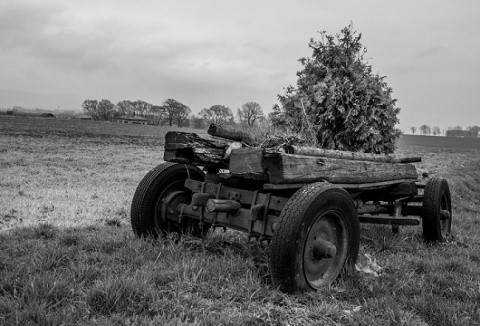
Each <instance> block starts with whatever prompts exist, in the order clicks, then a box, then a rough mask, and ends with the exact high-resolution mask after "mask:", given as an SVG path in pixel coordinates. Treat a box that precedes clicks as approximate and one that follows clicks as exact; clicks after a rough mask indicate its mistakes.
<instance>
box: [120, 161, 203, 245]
mask: <svg viewBox="0 0 480 326" xmlns="http://www.w3.org/2000/svg"><path fill="white" fill-rule="evenodd" d="M187 178H191V179H195V180H199V181H203V179H204V173H203V172H202V171H201V170H200V169H199V168H197V167H196V166H192V165H187V164H177V163H170V162H165V163H162V164H160V165H158V166H157V167H155V168H154V169H153V170H151V171H150V172H148V173H147V175H145V177H144V178H143V179H142V181H141V182H140V184H139V185H138V187H137V190H136V191H135V194H134V196H133V201H132V207H131V211H130V216H131V223H132V228H133V232H134V233H135V234H136V235H137V236H139V237H143V236H148V235H151V236H153V237H157V236H159V235H160V234H162V233H163V234H165V233H170V232H178V233H181V234H183V233H188V234H192V235H194V236H203V235H205V234H206V232H207V231H208V227H209V225H203V226H202V227H200V225H199V221H196V220H193V219H188V218H185V219H183V220H182V221H181V223H176V222H175V220H178V215H179V214H180V212H179V211H178V205H179V204H189V203H190V201H191V199H192V193H191V191H190V190H189V189H187V188H185V187H184V183H185V180H186V179H187Z"/></svg>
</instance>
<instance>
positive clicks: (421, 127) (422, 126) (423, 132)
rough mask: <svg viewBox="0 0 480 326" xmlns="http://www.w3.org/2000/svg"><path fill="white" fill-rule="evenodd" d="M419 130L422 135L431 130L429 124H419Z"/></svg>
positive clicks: (427, 133)
mask: <svg viewBox="0 0 480 326" xmlns="http://www.w3.org/2000/svg"><path fill="white" fill-rule="evenodd" d="M420 132H421V133H422V135H430V134H431V132H432V131H431V129H430V126H427V125H421V126H420Z"/></svg>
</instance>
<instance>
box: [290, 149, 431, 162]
mask: <svg viewBox="0 0 480 326" xmlns="http://www.w3.org/2000/svg"><path fill="white" fill-rule="evenodd" d="M283 148H284V150H285V152H286V153H288V154H297V155H307V156H318V157H329V158H338V159H344V160H352V161H367V162H384V163H416V162H421V161H422V158H421V157H397V156H394V155H378V154H369V153H357V152H347V151H337V150H331V149H323V148H315V147H303V146H295V145H287V146H284V147H283Z"/></svg>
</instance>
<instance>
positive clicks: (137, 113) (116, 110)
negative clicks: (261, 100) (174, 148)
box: [82, 99, 267, 128]
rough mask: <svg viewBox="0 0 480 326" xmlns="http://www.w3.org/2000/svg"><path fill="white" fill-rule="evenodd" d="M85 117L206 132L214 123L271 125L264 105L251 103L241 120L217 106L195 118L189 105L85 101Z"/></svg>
mask: <svg viewBox="0 0 480 326" xmlns="http://www.w3.org/2000/svg"><path fill="white" fill-rule="evenodd" d="M82 109H83V111H84V113H85V114H87V115H89V116H90V117H91V118H92V119H93V120H97V121H101V120H109V121H113V120H116V119H119V118H125V117H128V118H141V119H146V120H148V124H150V125H165V124H168V125H170V126H172V125H177V126H178V127H187V126H188V127H192V128H205V127H207V126H208V125H209V124H210V123H215V124H217V125H224V124H230V125H234V124H237V123H240V124H242V125H248V126H253V125H254V124H259V123H267V119H266V118H265V115H264V114H263V111H262V109H261V106H260V104H258V103H256V102H247V103H245V104H243V105H242V107H241V108H239V109H237V120H236V119H235V117H234V114H233V113H232V111H231V110H230V108H228V107H226V106H224V105H213V106H211V107H210V108H204V109H202V110H201V111H200V113H199V116H195V115H192V114H191V113H192V110H191V109H190V108H189V107H188V106H186V105H185V104H183V103H181V102H179V101H177V100H175V99H167V100H165V101H164V102H163V103H162V104H161V105H154V104H151V103H148V102H145V101H142V100H137V101H130V100H124V101H120V102H118V103H117V104H113V103H112V102H110V101H109V100H106V99H103V100H101V101H97V100H85V101H84V102H83V103H82Z"/></svg>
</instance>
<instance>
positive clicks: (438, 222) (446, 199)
mask: <svg viewBox="0 0 480 326" xmlns="http://www.w3.org/2000/svg"><path fill="white" fill-rule="evenodd" d="M422 228H423V238H424V239H425V241H429V242H433V241H438V242H442V241H445V237H446V236H447V235H449V234H450V232H451V231H452V200H451V197H450V188H449V187H448V182H447V180H445V179H444V178H442V177H438V176H435V177H433V178H432V179H429V180H428V181H427V184H426V185H425V191H424V193H423V205H422Z"/></svg>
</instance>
